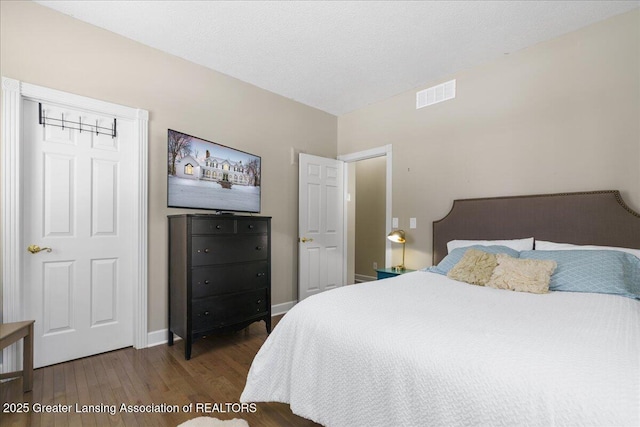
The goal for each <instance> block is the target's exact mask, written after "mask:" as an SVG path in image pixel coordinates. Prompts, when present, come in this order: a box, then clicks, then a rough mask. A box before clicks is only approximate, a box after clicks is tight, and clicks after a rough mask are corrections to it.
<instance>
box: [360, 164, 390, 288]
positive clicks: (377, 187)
mask: <svg viewBox="0 0 640 427" xmlns="http://www.w3.org/2000/svg"><path fill="white" fill-rule="evenodd" d="M355 169H356V173H355V175H356V176H355V181H356V188H355V190H356V191H355V202H356V212H355V274H356V275H363V276H370V277H376V272H375V270H374V269H373V263H374V262H377V263H378V268H384V250H385V242H386V233H385V199H386V197H385V193H386V183H387V180H386V174H387V158H386V157H375V158H373V159H367V160H361V161H359V162H356V163H355Z"/></svg>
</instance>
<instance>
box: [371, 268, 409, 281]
mask: <svg viewBox="0 0 640 427" xmlns="http://www.w3.org/2000/svg"><path fill="white" fill-rule="evenodd" d="M412 271H415V270H409V269H408V268H405V269H404V270H395V269H393V268H379V269H377V270H376V273H378V280H380V279H388V278H389V277H396V276H399V275H401V274H404V273H411V272H412Z"/></svg>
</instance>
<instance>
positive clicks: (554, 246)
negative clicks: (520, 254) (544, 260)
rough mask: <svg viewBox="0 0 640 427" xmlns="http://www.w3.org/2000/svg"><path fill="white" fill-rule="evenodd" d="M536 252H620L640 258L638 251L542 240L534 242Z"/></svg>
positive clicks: (639, 250) (639, 251)
mask: <svg viewBox="0 0 640 427" xmlns="http://www.w3.org/2000/svg"><path fill="white" fill-rule="evenodd" d="M536 250H538V251H570V250H585V251H602V250H604V251H620V252H626V253H628V254H631V255H635V256H636V257H637V258H640V249H631V248H617V247H615V246H595V245H574V244H571V243H555V242H545V241H544V240H536Z"/></svg>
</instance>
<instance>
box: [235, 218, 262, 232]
mask: <svg viewBox="0 0 640 427" xmlns="http://www.w3.org/2000/svg"><path fill="white" fill-rule="evenodd" d="M236 227H237V231H238V234H246V233H250V234H251V233H253V234H256V233H266V232H267V231H268V230H267V229H268V224H267V221H264V220H259V219H252V218H247V219H245V218H242V219H238V220H237V223H236Z"/></svg>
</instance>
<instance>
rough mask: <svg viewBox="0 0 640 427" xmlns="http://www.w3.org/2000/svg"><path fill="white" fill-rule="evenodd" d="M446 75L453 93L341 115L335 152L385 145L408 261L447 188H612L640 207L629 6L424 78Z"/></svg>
mask: <svg viewBox="0 0 640 427" xmlns="http://www.w3.org/2000/svg"><path fill="white" fill-rule="evenodd" d="M452 78H455V79H456V80H457V97H456V98H455V99H454V100H451V101H447V102H443V103H440V104H436V105H433V106H431V107H426V108H423V109H420V110H416V109H415V91H409V92H406V93H402V94H400V95H398V96H395V97H393V98H391V99H388V100H385V101H382V102H379V103H376V104H373V105H371V106H368V107H366V108H362V109H360V110H357V111H355V112H352V113H350V114H346V115H344V116H341V117H339V119H338V153H339V154H345V153H351V152H356V151H361V150H365V149H368V148H372V147H378V146H381V145H384V144H392V145H393V216H394V217H398V218H399V220H400V228H408V225H409V218H410V217H416V218H417V225H418V228H417V230H412V231H411V235H410V238H411V240H409V241H408V242H407V262H406V264H407V266H408V267H409V268H418V267H423V266H425V265H430V263H431V245H432V241H431V237H432V232H431V223H432V221H434V220H436V219H439V218H441V217H443V216H444V215H445V214H446V213H447V212H448V211H449V209H450V208H451V205H452V201H453V200H454V199H458V198H469V197H484V196H502V195H518V194H536V193H553V192H564V191H582V190H598V189H619V190H621V192H622V195H623V197H624V198H625V199H626V201H627V202H628V203H629V205H630V206H631V207H632V208H634V209H635V210H640V129H639V128H640V12H639V11H638V10H637V9H636V10H635V11H633V12H630V13H627V14H624V15H620V16H617V17H614V18H612V19H609V20H606V21H603V22H600V23H597V24H595V25H592V26H589V27H586V28H584V29H581V30H578V31H576V32H573V33H570V34H567V35H565V36H562V37H560V38H556V39H553V40H550V41H548V42H545V43H541V44H538V45H536V46H533V47H531V48H528V49H524V50H522V51H518V52H512V53H511V54H509V55H504V56H503V57H502V58H498V59H496V60H493V61H490V62H487V63H485V64H484V65H481V66H478V67H475V68H473V69H469V70H466V71H462V72H460V73H457V74H455V75H451V76H446V78H443V79H442V80H441V81H434V82H432V84H438V83H441V82H442V81H447V80H449V79H452ZM432 84H429V85H426V86H424V87H420V88H417V89H416V90H421V89H424V88H426V87H429V86H431V85H432ZM398 250H399V249H397V248H395V251H396V253H395V254H394V260H395V259H398V256H399V255H398V253H397V251H398Z"/></svg>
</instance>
